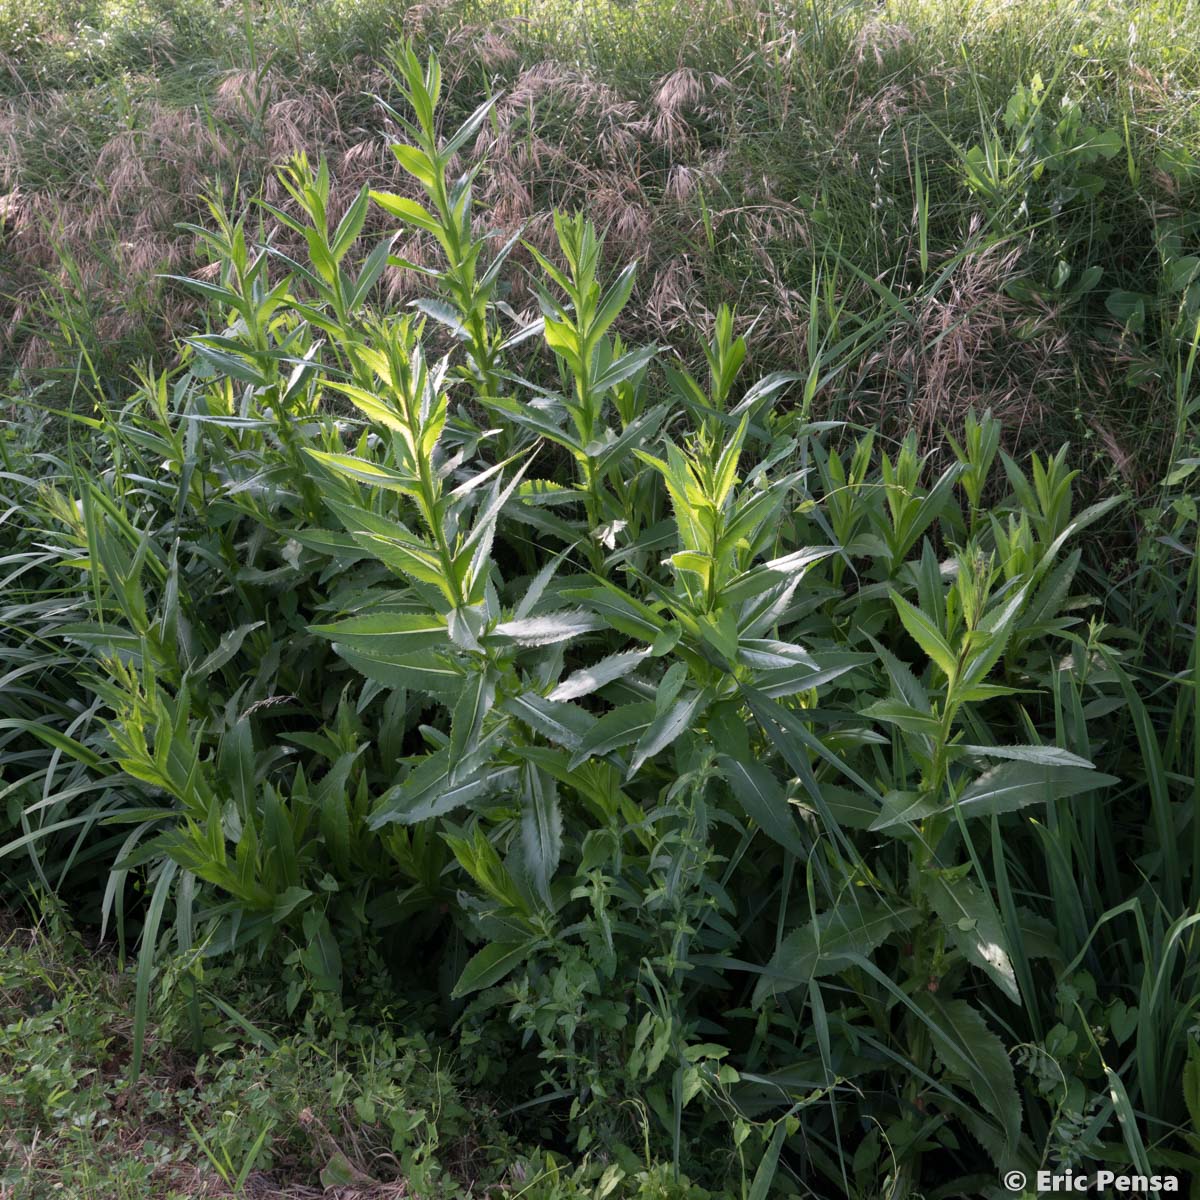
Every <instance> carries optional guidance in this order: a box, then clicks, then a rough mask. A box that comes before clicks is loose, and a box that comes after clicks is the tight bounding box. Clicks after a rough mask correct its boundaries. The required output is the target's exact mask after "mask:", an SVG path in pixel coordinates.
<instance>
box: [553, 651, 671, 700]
mask: <svg viewBox="0 0 1200 1200" xmlns="http://www.w3.org/2000/svg"><path fill="white" fill-rule="evenodd" d="M649 654H650V649H649V647H647V648H644V649H641V650H623V651H622V652H621V653H620V654H610V655H609V656H608V657H607V658H602V659H601V660H600V661H599V662H597V663H594V664H593V665H592V666H590V667H581V668H580V669H579V670H578V671H573V672H572V673H571V674H570V675H568V676H567V678H566V679H564V680H563V681H562V682H561V683H560V684H559V685H558V686H557V687H556V688H555V689H554V690H553V691H552V692H551V693H550V695H549V696H548V697H547V699H549V700H578V699H579V698H580V697H581V696H590V695H591V694H592V692H596V691H599V690H600V689H601V688H602V687H604V686H605V685H607V684H610V683H612V682H613V681H614V680H616V679H620V678H622V677H623V676H625V675H628V674H629V672H630V671H633V670H636V669H637V667H638V666H639V665H640V664H641V663H642V662H643V660H644V659H645V658H646V657H647V656H648V655H649Z"/></svg>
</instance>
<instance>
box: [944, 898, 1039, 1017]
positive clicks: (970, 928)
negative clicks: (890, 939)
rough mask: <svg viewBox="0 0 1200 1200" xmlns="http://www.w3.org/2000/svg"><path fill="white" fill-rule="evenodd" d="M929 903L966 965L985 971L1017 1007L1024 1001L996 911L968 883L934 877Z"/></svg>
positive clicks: (988, 901) (987, 900)
mask: <svg viewBox="0 0 1200 1200" xmlns="http://www.w3.org/2000/svg"><path fill="white" fill-rule="evenodd" d="M928 895H929V902H930V904H931V905H932V906H933V910H934V912H936V913H937V915H938V918H939V919H940V920H941V922H942V924H943V925H944V926H945V928H946V931H947V932H948V933H949V935H950V939H951V941H953V942H954V944H955V945H956V946H957V947H958V948H959V950H961V951H962V953H963V955H964V956H965V957H966V959H967V961H968V962H970V963H972V964H973V965H974V966H976V967H978V968H979V969H980V970H981V971H985V972H986V973H987V974H988V975H990V976H991V977H992V979H993V980H995V982H996V984H997V985H998V986H999V988H1000V990H1001V991H1002V992H1003V993H1004V994H1005V995H1006V996H1007V997H1008V998H1009V999H1010V1000H1011V1001H1013V1003H1014V1004H1019V1003H1020V1001H1021V996H1020V993H1019V992H1018V991H1017V977H1016V972H1015V971H1014V970H1013V964H1012V954H1011V952H1010V950H1009V946H1008V938H1007V936H1006V935H1005V931H1004V929H1003V927H1002V925H1001V923H1000V917H999V914H998V913H997V911H996V907H995V905H994V904H992V903H991V902H990V900H989V898H988V897H987V896H985V895H984V894H983V892H981V891H980V890H979V888H977V887H975V886H974V884H972V883H970V882H969V881H968V880H966V879H959V880H956V881H953V882H951V881H949V880H947V879H945V878H944V877H942V876H934V877H933V878H932V880H931V882H930V885H929V891H928Z"/></svg>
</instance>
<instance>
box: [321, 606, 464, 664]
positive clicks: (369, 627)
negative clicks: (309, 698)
mask: <svg viewBox="0 0 1200 1200" xmlns="http://www.w3.org/2000/svg"><path fill="white" fill-rule="evenodd" d="M308 628H309V632H310V633H315V634H317V635H318V636H320V637H324V638H329V639H330V641H335V642H339V643H340V644H341V645H343V646H348V647H350V649H351V650H360V651H363V652H365V653H367V654H374V655H388V656H389V657H391V656H393V655H395V656H401V657H402V656H404V655H406V654H412V653H414V652H416V651H418V650H428V649H432V648H434V647H438V646H443V647H444V646H446V645H447V644H448V642H449V638H448V637H447V634H446V623H445V621H444V620H442V618H440V617H437V616H435V615H433V614H432V613H428V614H426V613H400V612H381V613H371V614H369V615H368V616H364V617H348V618H346V620H344V621H337V622H335V623H334V624H332V625H310V626H309V627H308Z"/></svg>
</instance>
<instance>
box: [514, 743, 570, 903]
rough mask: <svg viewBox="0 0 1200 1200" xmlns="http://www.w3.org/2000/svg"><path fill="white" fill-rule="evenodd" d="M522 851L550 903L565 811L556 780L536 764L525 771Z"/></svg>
mask: <svg viewBox="0 0 1200 1200" xmlns="http://www.w3.org/2000/svg"><path fill="white" fill-rule="evenodd" d="M522 774H523V776H524V784H525V786H524V788H523V790H522V794H521V848H522V850H523V851H524V854H525V866H526V867H527V868H528V870H529V877H530V879H532V881H533V885H534V887H535V888H536V889H537V893H538V895H539V896H541V898H542V900H543V901H545V903H546V904H547V905H549V904H550V881H551V880H552V879H553V878H554V872H555V871H557V870H558V864H559V861H560V860H561V858H562V812H561V811H560V809H559V805H558V789H557V787H556V786H555V783H554V780H553V779H552V778H551V777H550V776H548V775H545V774H543V773H542V771H540V770H539V769H538V768H537V766H535V765H534V764H533V763H527V764H526V765H525V767H524V768H523V771H522Z"/></svg>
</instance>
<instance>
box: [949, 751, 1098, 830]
mask: <svg viewBox="0 0 1200 1200" xmlns="http://www.w3.org/2000/svg"><path fill="white" fill-rule="evenodd" d="M1117 782H1118V780H1116V779H1115V778H1113V776H1111V775H1102V774H1101V773H1100V772H1099V771H1094V770H1092V769H1091V768H1090V767H1074V766H1041V765H1039V764H1037V763H1031V762H1019V761H1018V762H1003V763H1000V764H999V765H998V766H995V767H992V768H991V769H990V770H987V771H985V772H984V773H983V774H982V775H980V776H979V778H978V779H976V780H975V782H974V783H973V784H971V786H970V787H968V788H967V789H966V790H965V791H964V792H962V793H961V795H960V796H959V797H958V801H957V803H958V808H959V811H960V812H961V813H962V815H963V816H964V817H982V816H987V815H989V814H991V813H1004V812H1015V811H1016V810H1017V809H1020V808H1024V807H1026V805H1029V804H1044V803H1045V802H1046V801H1047V800H1065V799H1067V798H1068V797H1070V796H1077V795H1079V794H1080V793H1082V792H1090V791H1094V790H1095V789H1096V788H1101V787H1105V786H1107V785H1108V784H1111V783H1117Z"/></svg>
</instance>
